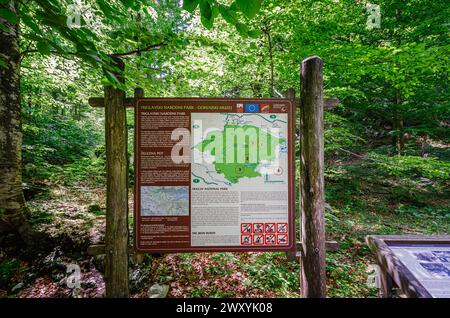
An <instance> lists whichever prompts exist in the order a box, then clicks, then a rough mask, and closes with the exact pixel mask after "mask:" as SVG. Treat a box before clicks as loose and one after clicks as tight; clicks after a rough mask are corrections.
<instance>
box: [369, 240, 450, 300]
mask: <svg viewBox="0 0 450 318" xmlns="http://www.w3.org/2000/svg"><path fill="white" fill-rule="evenodd" d="M366 241H367V244H368V246H369V248H370V249H371V250H372V252H373V253H375V255H376V257H377V264H378V266H379V270H378V272H377V275H378V277H377V279H378V296H379V297H381V298H391V297H392V296H393V288H394V287H397V288H399V289H400V291H401V293H402V294H404V295H406V296H407V297H412V298H450V235H441V236H420V235H373V236H372V235H371V236H368V237H367V238H366Z"/></svg>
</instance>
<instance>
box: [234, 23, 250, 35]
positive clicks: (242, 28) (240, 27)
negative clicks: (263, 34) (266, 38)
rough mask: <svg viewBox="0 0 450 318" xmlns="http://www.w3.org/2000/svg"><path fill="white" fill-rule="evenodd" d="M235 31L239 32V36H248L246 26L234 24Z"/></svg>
mask: <svg viewBox="0 0 450 318" xmlns="http://www.w3.org/2000/svg"><path fill="white" fill-rule="evenodd" d="M236 30H237V31H238V32H239V34H240V35H242V36H243V37H246V36H248V26H246V25H245V24H243V23H240V22H239V23H237V24H236Z"/></svg>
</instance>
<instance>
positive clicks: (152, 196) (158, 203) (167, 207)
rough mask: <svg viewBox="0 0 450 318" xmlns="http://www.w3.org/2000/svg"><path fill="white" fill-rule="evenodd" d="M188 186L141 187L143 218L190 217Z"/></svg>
mask: <svg viewBox="0 0 450 318" xmlns="http://www.w3.org/2000/svg"><path fill="white" fill-rule="evenodd" d="M188 215H189V187H188V186H175V187H171V186H145V187H141V216H188Z"/></svg>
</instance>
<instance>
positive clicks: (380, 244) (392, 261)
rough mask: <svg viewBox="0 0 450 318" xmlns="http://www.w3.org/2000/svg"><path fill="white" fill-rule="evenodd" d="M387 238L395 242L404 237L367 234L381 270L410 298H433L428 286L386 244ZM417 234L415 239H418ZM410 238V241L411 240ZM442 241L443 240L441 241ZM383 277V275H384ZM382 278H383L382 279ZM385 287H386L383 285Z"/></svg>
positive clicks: (367, 239) (368, 242)
mask: <svg viewBox="0 0 450 318" xmlns="http://www.w3.org/2000/svg"><path fill="white" fill-rule="evenodd" d="M385 239H387V240H389V239H392V240H393V242H397V241H398V240H396V239H401V240H404V239H402V238H401V237H400V236H397V237H395V236H393V237H389V236H376V235H373V236H371V235H370V236H367V237H366V242H367V245H368V246H369V248H370V249H371V250H372V252H373V253H374V254H375V255H376V258H377V264H378V266H380V269H381V271H384V272H385V273H387V274H388V275H389V276H390V277H391V278H392V280H393V282H394V283H395V284H396V285H397V286H398V287H399V288H400V289H401V290H402V291H403V293H405V295H406V296H407V297H410V298H431V297H432V296H431V294H430V293H429V292H428V291H427V290H426V288H425V287H424V286H423V285H422V284H421V283H420V282H419V280H418V279H416V278H415V276H414V275H413V274H412V273H411V271H410V270H409V269H408V268H407V267H406V266H405V265H404V264H403V263H402V262H401V261H400V260H399V259H398V257H397V256H396V255H395V254H394V253H393V252H392V250H391V249H390V248H389V246H388V245H387V244H386V241H385ZM417 239H418V237H417V236H416V237H415V238H414V240H417ZM411 241H412V240H410V241H409V242H411ZM430 241H432V240H431V239H430V240H425V241H424V242H423V243H429V242H430ZM441 242H442V241H441ZM382 279H383V277H382ZM382 279H381V280H382ZM382 288H385V287H382Z"/></svg>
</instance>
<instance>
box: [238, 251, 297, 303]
mask: <svg viewBox="0 0 450 318" xmlns="http://www.w3.org/2000/svg"><path fill="white" fill-rule="evenodd" d="M255 256H256V255H255ZM285 258H286V256H285V254H283V253H263V254H261V255H257V256H256V257H255V259H254V260H253V261H252V262H251V263H250V264H247V265H246V270H247V271H248V273H249V274H250V275H251V280H250V282H249V284H251V286H254V287H257V288H261V289H269V290H280V292H281V294H285V295H286V296H287V295H289V293H290V292H291V291H295V290H298V288H299V280H298V279H299V277H298V275H297V273H296V272H297V271H298V264H297V262H292V263H286V262H282V260H284V259H285Z"/></svg>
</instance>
